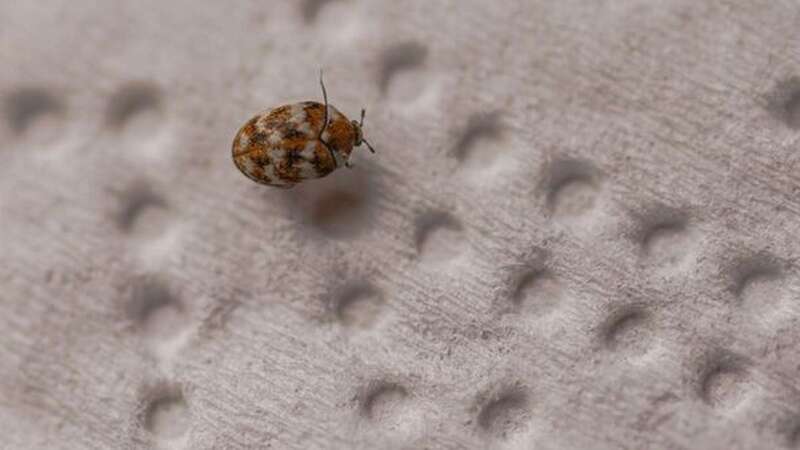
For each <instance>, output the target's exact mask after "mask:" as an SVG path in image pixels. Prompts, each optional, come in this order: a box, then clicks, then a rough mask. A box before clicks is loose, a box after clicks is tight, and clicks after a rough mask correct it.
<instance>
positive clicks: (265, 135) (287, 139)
mask: <svg viewBox="0 0 800 450" xmlns="http://www.w3.org/2000/svg"><path fill="white" fill-rule="evenodd" d="M319 84H320V86H321V87H322V97H323V100H324V104H323V103H319V102H315V101H305V102H299V103H292V104H286V105H281V106H278V107H276V108H273V109H271V110H269V111H264V112H262V113H259V114H256V115H255V116H253V117H252V118H251V119H250V120H248V121H247V122H246V123H245V124H244V125H243V126H242V127H241V128H240V129H239V131H238V132H237V133H236V137H234V139H233V147H232V155H233V162H234V164H235V165H236V167H237V168H239V170H240V171H241V172H242V173H243V174H244V175H245V176H247V177H248V178H250V179H251V180H253V181H255V182H257V183H261V184H266V185H269V186H276V187H281V188H290V187H292V186H294V185H295V184H297V183H300V182H302V181H305V180H309V179H313V178H322V177H325V176H327V175H329V174H330V173H331V172H333V171H334V170H336V169H337V168H339V167H341V166H346V167H348V168H352V166H353V165H352V164H351V163H350V157H351V155H352V152H353V148H355V147H359V146H361V145H362V144H364V145H366V146H367V148H368V149H369V150H370V152H372V153H375V149H374V148H372V145H370V143H369V142H367V140H366V139H365V138H364V133H363V127H364V116H365V114H366V110H365V109H363V108H362V109H361V120H359V121H355V120H349V119H348V118H347V117H346V116H345V115H344V114H342V113H341V112H339V110H338V109H336V108H335V107H334V106H333V105H329V104H328V93H327V92H326V90H325V83H324V81H323V80H322V71H321V70H320V74H319Z"/></svg>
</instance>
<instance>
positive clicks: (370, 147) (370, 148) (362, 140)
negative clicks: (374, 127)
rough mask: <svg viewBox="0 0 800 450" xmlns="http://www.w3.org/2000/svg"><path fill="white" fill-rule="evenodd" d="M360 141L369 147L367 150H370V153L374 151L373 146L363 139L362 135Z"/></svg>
mask: <svg viewBox="0 0 800 450" xmlns="http://www.w3.org/2000/svg"><path fill="white" fill-rule="evenodd" d="M361 142H363V143H365V144H367V148H368V149H369V151H370V152H372V153H375V149H374V148H372V146H371V145H370V144H369V142H367V140H366V139H364V137H363V136H362V137H361Z"/></svg>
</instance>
